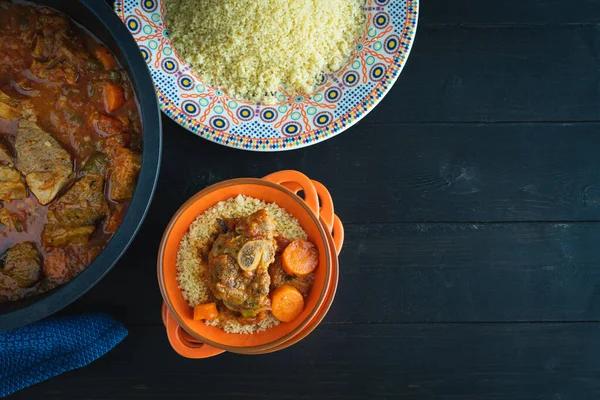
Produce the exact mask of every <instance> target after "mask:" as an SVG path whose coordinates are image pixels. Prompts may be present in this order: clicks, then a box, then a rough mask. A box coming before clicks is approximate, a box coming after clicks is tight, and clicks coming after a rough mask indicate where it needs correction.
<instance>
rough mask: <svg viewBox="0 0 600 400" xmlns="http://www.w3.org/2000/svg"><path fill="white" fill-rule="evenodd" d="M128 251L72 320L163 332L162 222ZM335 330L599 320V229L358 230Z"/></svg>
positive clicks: (343, 268)
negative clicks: (101, 319)
mask: <svg viewBox="0 0 600 400" xmlns="http://www.w3.org/2000/svg"><path fill="white" fill-rule="evenodd" d="M158 214H160V213H159V212H158V211H157V209H154V211H153V212H152V213H151V217H150V220H149V221H148V222H147V224H146V225H145V226H144V228H143V229H142V231H141V233H140V235H139V237H138V238H137V240H136V241H135V243H134V244H133V246H132V248H131V250H130V251H129V253H128V254H127V255H126V256H125V257H124V258H123V260H122V261H121V262H120V263H119V264H118V265H117V267H116V268H115V270H114V271H112V272H111V273H110V274H109V275H108V276H107V277H106V278H105V279H104V280H103V281H102V282H100V283H99V284H98V285H97V286H96V287H94V288H93V289H92V290H91V291H90V292H89V293H88V294H86V295H85V296H84V297H83V298H82V299H81V300H79V301H78V302H77V303H76V304H75V305H74V306H72V307H70V308H68V309H67V310H65V311H64V314H76V313H80V312H87V311H105V312H109V313H111V314H112V315H114V316H115V317H117V318H118V319H120V320H122V321H124V322H126V323H127V324H160V305H161V301H162V299H161V296H160V292H159V289H158V285H157V280H156V273H155V271H156V267H155V259H156V251H148V249H156V248H157V247H158V242H159V240H160V236H161V232H159V230H158V229H156V228H155V227H156V224H154V220H153V218H152V216H153V215H158ZM346 233H347V240H346V244H345V246H344V249H343V252H342V255H341V258H340V284H339V287H338V292H337V295H336V299H335V302H334V304H333V306H332V308H331V310H330V312H329V314H328V315H327V319H326V320H327V321H329V322H336V323H351V322H364V323H395V322H432V321H434V322H473V321H492V322H495V321H600V291H599V290H598V285H597V283H598V282H599V281H600V268H598V259H600V249H599V248H598V245H597V244H598V243H600V224H597V223H593V224H592V223H590V224H574V225H572V224H543V223H540V224H381V225H349V226H348V227H347V231H346Z"/></svg>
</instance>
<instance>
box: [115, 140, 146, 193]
mask: <svg viewBox="0 0 600 400" xmlns="http://www.w3.org/2000/svg"><path fill="white" fill-rule="evenodd" d="M109 157H110V164H111V173H110V191H109V196H110V198H111V199H112V200H114V201H127V200H131V199H132V198H133V193H134V192H135V186H136V184H137V178H138V175H139V174H140V169H141V166H142V155H141V154H139V153H136V152H134V151H132V150H130V149H127V148H124V147H117V148H110V149H109Z"/></svg>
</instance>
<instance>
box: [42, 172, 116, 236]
mask: <svg viewBox="0 0 600 400" xmlns="http://www.w3.org/2000/svg"><path fill="white" fill-rule="evenodd" d="M108 212H109V207H108V203H107V202H106V199H105V198H104V175H102V174H101V173H95V172H91V173H88V174H86V175H84V176H83V177H81V178H80V179H79V180H78V181H77V182H75V184H74V185H73V186H71V188H70V189H69V190H68V191H67V192H66V193H65V194H64V195H62V196H61V197H60V198H59V199H58V200H57V201H55V202H54V203H52V204H51V205H50V207H49V208H48V216H47V218H48V223H47V224H46V225H45V226H44V231H43V232H42V241H43V243H44V245H49V246H55V247H56V246H64V245H67V244H69V243H79V244H87V242H88V238H89V236H90V235H91V234H92V233H93V232H94V230H95V229H96V228H95V224H96V222H97V221H98V220H99V219H101V218H104V217H105V216H106V215H107V214H108Z"/></svg>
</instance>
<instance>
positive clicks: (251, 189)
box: [158, 170, 344, 358]
mask: <svg viewBox="0 0 600 400" xmlns="http://www.w3.org/2000/svg"><path fill="white" fill-rule="evenodd" d="M300 190H302V191H303V192H304V199H302V198H300V197H299V196H298V195H297V193H298V192H299V191H300ZM240 194H242V195H245V196H249V197H253V198H257V199H260V200H263V201H265V202H268V203H276V204H277V205H279V206H280V207H282V208H283V209H285V210H286V211H287V212H288V213H290V214H291V215H292V216H294V217H295V218H296V219H298V221H299V222H300V225H301V226H302V228H303V229H304V230H305V231H306V233H307V234H308V238H309V240H310V241H311V242H313V243H314V244H315V246H316V247H317V249H318V250H319V267H318V268H317V269H316V270H315V281H314V284H313V288H312V290H311V292H310V293H309V295H308V297H307V299H306V303H305V308H304V311H303V312H302V314H301V315H300V316H299V317H298V318H297V319H296V320H294V321H292V322H289V323H280V324H279V325H277V326H275V327H273V328H270V329H268V330H266V331H263V332H259V333H254V334H231V333H226V332H225V331H223V330H222V329H220V328H216V327H211V326H207V325H206V324H205V323H204V322H203V321H194V320H193V318H192V313H193V310H192V308H191V307H190V306H189V305H188V303H187V301H186V300H185V299H184V298H183V296H182V294H181V290H180V289H179V286H178V282H177V279H176V275H177V267H176V261H177V252H178V249H179V243H180V241H181V239H182V238H183V236H184V234H185V233H186V232H187V230H188V228H189V226H190V224H191V223H192V222H193V221H194V220H195V219H196V218H197V217H198V216H199V215H200V214H202V213H203V212H204V211H206V210H207V209H208V208H210V207H212V206H213V205H215V204H217V203H218V202H220V201H224V200H227V199H229V198H231V197H236V196H238V195H240ZM343 240H344V230H343V225H342V223H341V221H340V219H339V218H338V217H337V216H336V215H335V214H334V208H333V201H332V199H331V196H330V194H329V192H328V191H327V189H326V188H325V186H323V185H322V184H320V183H319V182H316V181H311V180H310V179H309V178H308V177H306V176H305V175H304V174H302V173H300V172H298V171H291V170H287V171H280V172H276V173H274V174H271V175H268V176H266V177H264V178H263V179H255V178H240V179H232V180H228V181H224V182H220V183H217V184H215V185H212V186H210V187H208V188H206V189H204V190H202V191H200V192H199V193H197V194H196V195H194V196H193V197H192V198H190V200H188V201H187V202H186V203H185V204H184V205H183V206H182V207H181V208H180V209H179V210H178V211H177V213H175V215H174V216H173V218H172V219H171V222H170V223H169V225H168V226H167V229H166V230H165V233H164V235H163V239H162V241H161V245H160V248H159V254H158V280H159V286H160V290H161V293H162V296H163V300H164V306H163V311H162V316H163V322H164V323H165V327H166V329H167V335H168V338H169V342H170V344H171V346H172V347H173V349H174V350H175V351H177V352H178V353H179V354H180V355H182V356H184V357H188V358H206V357H211V356H214V355H217V354H220V353H222V352H223V351H229V352H233V353H239V354H263V353H268V352H271V351H276V350H281V349H283V348H286V347H288V346H290V345H291V344H294V343H296V342H297V341H298V340H299V339H297V340H294V338H296V337H302V338H303V337H305V336H306V335H308V333H310V332H312V330H314V328H315V327H316V325H318V323H320V321H321V320H322V319H323V317H324V316H325V314H326V313H327V311H328V309H329V307H330V305H331V303H332V301H333V296H334V295H335V290H336V288H337V281H338V260H337V254H338V253H339V251H340V250H341V247H342V245H343Z"/></svg>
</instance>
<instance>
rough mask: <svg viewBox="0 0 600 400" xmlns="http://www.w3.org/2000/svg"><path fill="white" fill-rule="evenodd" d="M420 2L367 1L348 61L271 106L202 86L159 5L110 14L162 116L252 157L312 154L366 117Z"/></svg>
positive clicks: (145, 1) (401, 52)
mask: <svg viewBox="0 0 600 400" xmlns="http://www.w3.org/2000/svg"><path fill="white" fill-rule="evenodd" d="M418 5H419V0H365V6H364V10H365V13H366V14H367V26H366V30H365V32H364V34H363V35H362V36H361V37H360V38H359V39H358V40H357V42H356V46H355V50H354V52H353V54H352V56H351V58H350V61H349V62H348V63H347V64H346V65H345V66H344V67H343V68H342V69H341V70H339V71H338V72H336V73H334V74H330V75H327V76H325V79H324V81H323V82H321V83H320V84H319V85H318V86H316V87H315V88H314V91H313V92H312V93H310V94H308V95H306V96H296V97H294V96H291V95H290V94H288V93H287V92H286V91H285V90H283V89H282V90H281V92H280V93H279V95H278V97H277V103H276V104H274V105H261V104H257V103H250V102H248V101H244V100H241V99H235V98H231V97H229V96H228V95H227V93H224V92H223V91H221V90H216V89H214V88H212V87H210V86H209V85H207V84H206V83H204V82H202V80H200V79H199V77H198V76H196V75H195V74H194V73H193V72H192V70H191V69H190V67H189V66H188V65H186V63H185V61H184V60H183V59H182V58H181V57H179V56H178V55H177V53H176V52H175V51H174V50H173V48H172V46H171V42H170V40H169V34H168V31H167V29H166V27H165V24H164V22H163V20H164V18H163V16H164V4H163V0H117V1H116V3H115V10H116V12H117V14H118V15H119V17H120V18H121V19H122V20H123V21H124V23H125V25H126V26H127V28H128V29H129V31H130V32H131V33H132V35H133V36H134V38H135V40H136V41H137V43H138V45H139V47H140V50H141V52H142V54H143V56H144V58H145V60H146V62H147V63H148V66H149V67H150V72H151V74H152V78H153V79H154V84H155V86H156V91H157V93H158V99H159V103H160V106H161V108H162V110H163V112H164V113H165V114H167V115H168V116H169V117H170V118H172V119H173V120H174V121H175V122H177V123H178V124H180V125H181V126H183V127H184V128H186V129H188V130H190V131H191V132H193V133H196V134H197V135H199V136H202V137H204V138H206V139H208V140H211V141H213V142H216V143H219V144H222V145H225V146H230V147H236V148H240V149H244V150H255V151H280V150H289V149H296V148H300V147H305V146H310V145H312V144H315V143H318V142H321V141H323V140H325V139H327V138H330V137H332V136H335V135H337V134H338V133H340V132H342V131H344V130H346V129H348V128H349V127H350V126H352V125H354V124H355V123H357V122H358V121H359V120H360V119H361V118H363V117H364V116H365V115H366V114H367V113H369V112H370V111H371V110H372V109H373V108H374V107H375V106H376V105H377V103H379V101H381V99H382V98H383V97H384V96H385V95H386V93H387V92H388V91H389V90H390V89H391V88H392V85H393V84H394V82H395V80H396V78H397V77H398V75H399V74H400V72H401V71H402V68H403V67H404V64H405V62H406V59H407V57H408V54H409V52H410V49H411V46H412V43H413V40H414V37H415V32H416V28H417V18H418Z"/></svg>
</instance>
